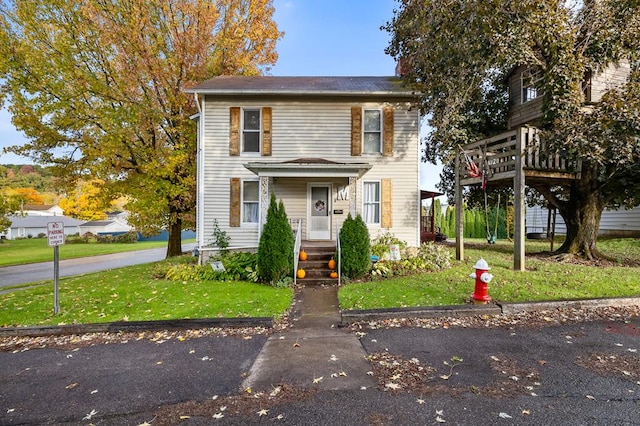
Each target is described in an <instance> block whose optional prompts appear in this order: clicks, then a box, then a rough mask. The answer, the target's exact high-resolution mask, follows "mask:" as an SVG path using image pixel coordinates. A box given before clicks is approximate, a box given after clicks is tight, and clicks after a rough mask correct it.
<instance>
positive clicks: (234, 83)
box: [185, 76, 415, 97]
mask: <svg viewBox="0 0 640 426" xmlns="http://www.w3.org/2000/svg"><path fill="white" fill-rule="evenodd" d="M185 92H187V93H202V94H217V95H240V94H245V95H250V94H251V95H333V96H344V95H393V96H406V97H413V96H415V95H414V92H413V91H412V90H411V89H410V88H407V87H404V86H403V85H402V81H401V80H400V79H399V78H397V77H273V76H254V77H247V76H219V77H215V78H212V79H210V80H207V81H205V82H203V83H200V84H198V85H197V86H194V87H191V88H189V89H186V90H185Z"/></svg>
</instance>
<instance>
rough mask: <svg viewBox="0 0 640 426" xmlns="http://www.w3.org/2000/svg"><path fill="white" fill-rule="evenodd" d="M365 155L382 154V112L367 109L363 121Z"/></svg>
mask: <svg viewBox="0 0 640 426" xmlns="http://www.w3.org/2000/svg"><path fill="white" fill-rule="evenodd" d="M363 136H364V143H363V150H362V151H363V153H364V154H380V152H382V111H380V110H379V109H365V110H364V120H363Z"/></svg>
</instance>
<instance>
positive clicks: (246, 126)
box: [242, 108, 261, 153]
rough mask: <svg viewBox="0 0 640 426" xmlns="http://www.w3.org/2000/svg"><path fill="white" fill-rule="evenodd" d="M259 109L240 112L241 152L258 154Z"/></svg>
mask: <svg viewBox="0 0 640 426" xmlns="http://www.w3.org/2000/svg"><path fill="white" fill-rule="evenodd" d="M260 123H261V119H260V109H259V108H255V109H243V110H242V152H246V153H249V152H253V153H260V130H261V128H260Z"/></svg>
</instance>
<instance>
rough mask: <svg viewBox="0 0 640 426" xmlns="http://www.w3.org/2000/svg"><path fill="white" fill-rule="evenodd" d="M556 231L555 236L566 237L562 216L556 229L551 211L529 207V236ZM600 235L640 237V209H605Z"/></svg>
mask: <svg viewBox="0 0 640 426" xmlns="http://www.w3.org/2000/svg"><path fill="white" fill-rule="evenodd" d="M554 229H555V231H554V232H555V234H557V235H565V234H566V233H567V226H566V225H565V223H564V221H563V220H562V216H560V215H559V214H557V215H556V224H555V228H554V226H553V221H550V219H549V210H548V209H546V208H544V207H540V206H535V207H527V211H526V232H527V235H529V234H544V235H545V236H546V234H547V232H551V231H552V230H554ZM598 233H599V235H606V236H612V237H640V207H635V208H632V209H625V208H624V207H621V208H620V209H618V210H609V209H605V210H604V211H603V212H602V217H601V218H600V229H599V231H598Z"/></svg>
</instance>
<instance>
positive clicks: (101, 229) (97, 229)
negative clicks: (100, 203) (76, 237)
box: [80, 211, 133, 235]
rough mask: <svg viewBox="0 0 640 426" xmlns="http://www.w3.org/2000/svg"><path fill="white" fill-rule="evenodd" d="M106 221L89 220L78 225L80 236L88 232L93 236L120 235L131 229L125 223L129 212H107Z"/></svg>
mask: <svg viewBox="0 0 640 426" xmlns="http://www.w3.org/2000/svg"><path fill="white" fill-rule="evenodd" d="M106 215H107V219H106V220H91V221H89V222H85V223H83V224H82V225H80V235H84V234H86V233H87V232H90V233H92V234H95V235H101V234H102V235H104V234H122V233H125V232H129V231H131V230H132V229H133V227H132V226H131V225H129V223H128V222H127V218H128V217H129V212H122V211H116V212H107V213H106Z"/></svg>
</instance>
